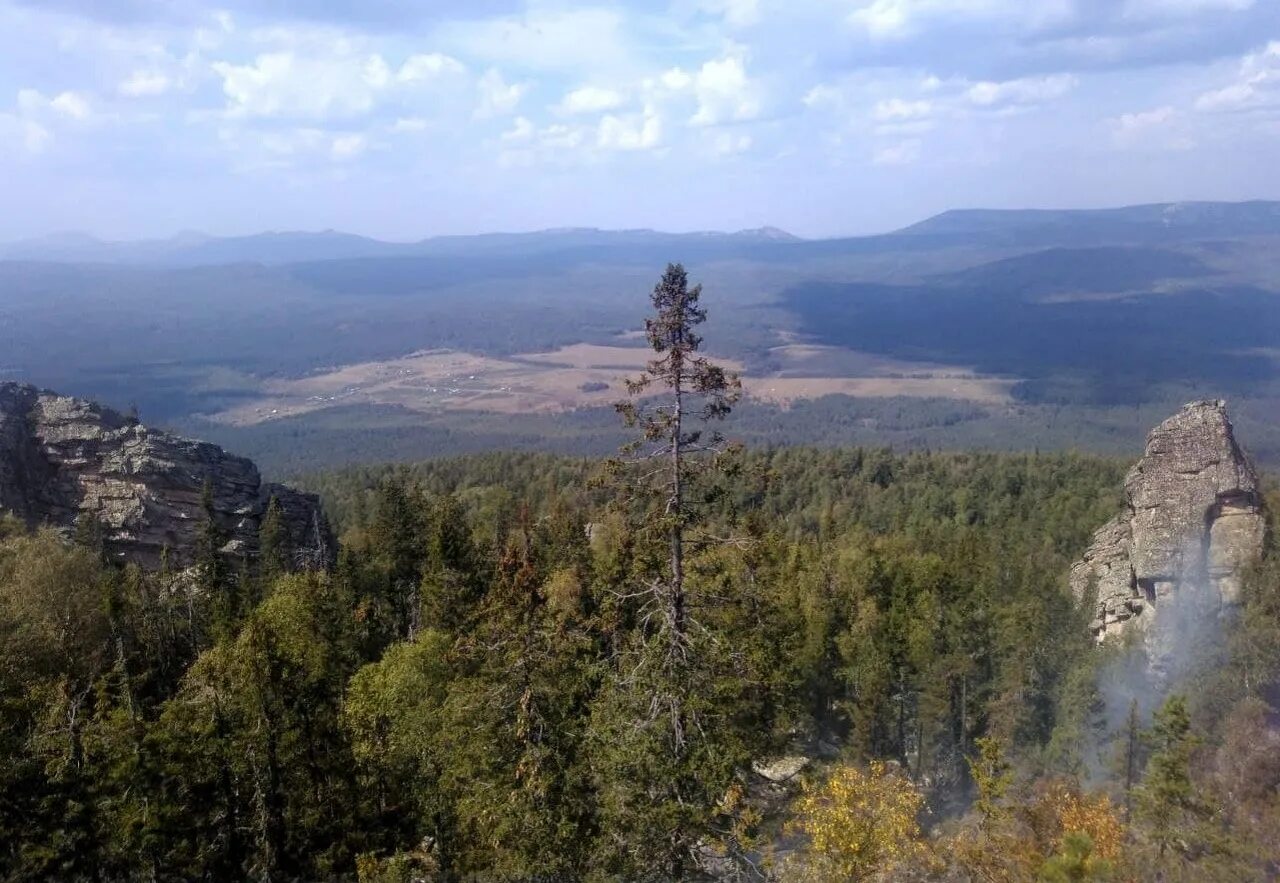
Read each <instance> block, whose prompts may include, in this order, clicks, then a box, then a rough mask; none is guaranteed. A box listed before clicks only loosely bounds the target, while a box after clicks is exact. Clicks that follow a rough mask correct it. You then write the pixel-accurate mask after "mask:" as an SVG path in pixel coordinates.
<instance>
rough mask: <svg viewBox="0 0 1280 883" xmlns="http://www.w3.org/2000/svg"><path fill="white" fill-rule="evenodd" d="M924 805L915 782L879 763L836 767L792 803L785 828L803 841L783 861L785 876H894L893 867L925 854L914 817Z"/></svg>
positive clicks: (844, 878)
mask: <svg viewBox="0 0 1280 883" xmlns="http://www.w3.org/2000/svg"><path fill="white" fill-rule="evenodd" d="M923 806H924V796H923V795H922V794H921V793H920V790H919V789H918V788H916V786H915V784H914V783H912V782H911V780H910V779H908V778H907V777H906V776H904V775H902V774H901V773H900V772H899V771H897V769H896V768H895V769H891V768H890V767H889V765H887V764H885V763H883V762H880V761H874V762H872V763H871V764H870V766H869V767H867V768H866V769H863V768H861V767H858V766H854V765H851V764H849V765H842V766H838V767H836V768H835V769H834V770H832V771H831V773H830V775H828V777H827V778H826V779H825V780H824V781H822V782H821V783H819V784H817V785H810V786H808V787H806V789H805V791H804V794H803V795H802V796H801V797H800V799H799V800H798V801H797V803H796V807H795V815H794V817H793V818H792V820H791V821H790V822H789V823H788V825H787V830H788V831H789V832H790V833H793V834H799V835H801V836H803V837H804V838H805V843H806V845H805V847H804V848H802V849H801V850H800V851H799V852H797V853H796V854H795V855H793V856H792V857H791V858H790V859H789V860H788V862H787V866H786V869H785V870H786V872H787V873H786V875H785V879H789V880H801V879H803V880H811V881H828V880H832V881H834V880H841V881H875V880H890V879H895V877H894V874H895V869H900V868H905V867H907V866H911V865H915V864H918V863H920V862H921V861H923V860H924V859H925V858H926V856H927V854H928V847H927V846H926V844H925V842H924V838H923V836H922V834H921V831H920V823H919V821H918V816H919V814H920V811H921V809H922V808H923Z"/></svg>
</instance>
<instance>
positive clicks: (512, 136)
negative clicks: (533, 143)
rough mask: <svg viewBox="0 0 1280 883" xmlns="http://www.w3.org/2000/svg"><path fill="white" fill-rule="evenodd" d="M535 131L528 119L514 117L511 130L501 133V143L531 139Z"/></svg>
mask: <svg viewBox="0 0 1280 883" xmlns="http://www.w3.org/2000/svg"><path fill="white" fill-rule="evenodd" d="M536 131H537V130H536V129H535V128H534V125H533V121H532V120H530V119H529V118H528V117H516V118H515V121H514V122H513V123H512V124H511V128H510V129H508V130H507V131H505V132H503V133H502V140H503V141H514V142H523V141H529V140H530V139H532V138H533V136H534V134H535V132H536Z"/></svg>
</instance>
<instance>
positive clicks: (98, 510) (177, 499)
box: [0, 383, 333, 567]
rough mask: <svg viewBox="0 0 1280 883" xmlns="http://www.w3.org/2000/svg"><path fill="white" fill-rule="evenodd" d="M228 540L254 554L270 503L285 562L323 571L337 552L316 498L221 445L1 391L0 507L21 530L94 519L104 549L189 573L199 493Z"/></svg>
mask: <svg viewBox="0 0 1280 883" xmlns="http://www.w3.org/2000/svg"><path fill="white" fill-rule="evenodd" d="M206 482H208V483H209V485H210V487H211V489H212V492H213V513H214V518H215V519H216V520H217V522H218V525H219V527H220V528H221V530H222V532H223V534H224V535H225V536H226V537H228V541H227V544H226V546H225V547H224V552H226V553H227V554H228V555H236V556H249V557H251V556H253V555H254V554H255V553H256V552H257V548H258V528H259V526H260V524H261V522H262V519H263V516H264V515H265V514H266V510H267V506H268V504H269V502H270V500H271V499H272V498H273V497H274V498H276V499H277V501H278V502H279V505H280V508H281V511H282V515H283V519H282V521H283V525H284V532H285V534H286V535H287V541H288V546H289V549H288V550H287V552H288V554H290V555H291V556H292V557H293V560H294V561H296V562H297V563H298V564H299V565H305V566H317V567H323V566H327V564H328V563H329V559H330V556H331V554H332V552H331V550H332V549H333V541H332V537H331V535H330V532H329V527H328V524H327V523H326V521H325V519H324V516H323V514H322V512H321V510H320V504H319V500H318V499H317V498H316V497H314V496H312V495H310V494H302V493H299V492H298V491H295V490H292V489H290V488H287V487H283V486H281V485H274V484H265V483H263V481H262V478H261V476H260V475H259V474H258V470H257V468H256V467H255V466H254V465H253V463H252V462H250V461H249V460H246V459H245V458H243V457H235V456H232V455H230V454H228V453H226V452H225V451H223V450H222V449H221V448H219V447H217V446H216V445H211V444H207V443H204V442H197V441H191V440H189V439H185V438H180V437H178V436H175V435H171V434H169V433H166V432H158V431H155V430H151V429H148V428H147V427H145V426H143V425H141V424H140V423H138V422H137V421H136V420H133V419H130V418H128V417H126V416H124V415H122V414H119V413H117V412H115V411H112V410H110V409H108V408H102V407H99V406H98V405H96V404H93V403H92V402H87V401H83V400H81V399H74V398H68V397H66V396H59V395H56V394H55V393H51V392H48V391H44V390H38V389H36V388H35V387H32V386H27V385H23V384H16V383H0V510H7V511H9V512H11V513H13V514H14V515H16V516H17V517H19V518H21V519H23V520H24V521H26V522H27V523H28V524H31V525H33V526H34V525H40V524H48V525H51V526H54V527H58V528H62V529H68V530H70V529H71V528H73V527H74V526H75V525H76V524H77V522H79V521H80V520H81V519H83V518H87V517H92V518H96V519H97V520H98V522H99V524H100V525H101V528H102V530H103V533H104V539H105V542H106V547H107V551H108V553H109V554H110V555H112V556H113V557H115V558H117V559H119V560H124V561H136V562H138V563H139V564H142V565H143V566H146V567H156V566H158V565H159V564H160V562H161V560H162V558H164V557H166V556H167V559H168V562H169V563H170V564H171V565H172V566H174V567H183V566H185V565H187V564H189V563H190V562H191V560H192V556H193V554H194V550H195V546H196V539H197V537H198V535H199V533H200V531H201V528H202V526H203V525H204V524H205V520H206V516H205V512H204V507H203V499H202V497H203V491H204V486H205V483H206Z"/></svg>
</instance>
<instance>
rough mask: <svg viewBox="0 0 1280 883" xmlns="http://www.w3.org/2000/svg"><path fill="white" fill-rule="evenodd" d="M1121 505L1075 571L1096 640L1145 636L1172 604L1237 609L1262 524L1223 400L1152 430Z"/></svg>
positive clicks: (1199, 405) (1251, 476)
mask: <svg viewBox="0 0 1280 883" xmlns="http://www.w3.org/2000/svg"><path fill="white" fill-rule="evenodd" d="M1124 499H1125V503H1124V508H1123V510H1122V511H1121V513H1120V514H1119V515H1118V516H1117V517H1116V518H1114V519H1113V520H1111V521H1109V522H1107V524H1105V525H1103V526H1102V527H1101V528H1100V529H1099V530H1098V531H1097V533H1095V534H1094V537H1093V542H1092V544H1091V545H1090V546H1089V549H1088V551H1086V552H1085V554H1084V557H1083V558H1081V559H1080V561H1078V562H1077V563H1076V564H1075V566H1074V567H1073V568H1072V571H1071V585H1072V589H1073V590H1074V591H1075V593H1076V594H1077V596H1078V597H1084V596H1085V595H1086V594H1087V593H1089V592H1091V591H1092V592H1094V593H1096V595H1095V597H1096V599H1097V600H1096V603H1097V610H1096V613H1095V616H1094V619H1093V622H1092V624H1091V625H1092V628H1093V631H1094V634H1095V636H1096V637H1097V639H1098V640H1099V641H1101V640H1103V639H1104V638H1106V637H1107V636H1108V635H1118V634H1123V633H1125V632H1126V631H1128V630H1129V629H1133V628H1139V629H1143V630H1148V629H1149V628H1150V627H1151V625H1152V623H1153V622H1154V621H1155V619H1156V618H1157V617H1158V616H1159V610H1160V608H1161V607H1162V606H1164V605H1167V604H1168V603H1169V602H1170V601H1171V600H1172V599H1178V600H1181V601H1185V602H1187V604H1191V605H1194V606H1195V607H1196V608H1198V609H1208V610H1214V609H1216V610H1222V609H1224V608H1230V607H1231V606H1233V605H1235V604H1237V603H1238V601H1239V597H1240V581H1241V577H1242V573H1243V571H1244V569H1245V567H1247V566H1248V564H1249V563H1251V562H1252V561H1254V560H1255V559H1256V558H1257V557H1258V556H1259V555H1260V554H1261V552H1262V544H1263V536H1264V531H1265V524H1266V522H1265V517H1264V515H1263V511H1262V496H1261V494H1260V493H1259V490H1258V477H1257V475H1256V473H1255V472H1254V470H1253V468H1252V466H1251V465H1250V464H1249V462H1248V460H1247V458H1246V457H1245V455H1244V453H1243V452H1242V451H1241V450H1240V447H1239V445H1238V444H1237V443H1236V440H1235V435H1234V433H1233V431H1232V427H1231V421H1230V419H1229V418H1228V417H1227V409H1226V403H1225V402H1222V401H1200V402H1191V403H1190V404H1187V405H1185V406H1183V408H1182V410H1181V411H1179V412H1178V413H1177V414H1175V415H1174V416H1172V417H1170V418H1169V419H1168V420H1166V421H1165V422H1163V423H1161V424H1160V425H1159V426H1157V427H1156V428H1155V429H1154V430H1152V432H1151V434H1150V435H1149V436H1148V437H1147V446H1146V451H1145V452H1144V453H1143V456H1142V458H1141V459H1140V460H1139V461H1138V462H1137V464H1135V465H1134V467H1133V468H1132V469H1131V470H1130V471H1129V473H1128V475H1127V476H1126V478H1125V483H1124Z"/></svg>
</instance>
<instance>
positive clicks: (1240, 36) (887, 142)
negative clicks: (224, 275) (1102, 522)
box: [0, 0, 1280, 239]
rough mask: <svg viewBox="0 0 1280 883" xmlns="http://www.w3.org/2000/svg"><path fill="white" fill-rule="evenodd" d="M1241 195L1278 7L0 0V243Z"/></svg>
mask: <svg viewBox="0 0 1280 883" xmlns="http://www.w3.org/2000/svg"><path fill="white" fill-rule="evenodd" d="M300 10H305V11H300ZM1247 198H1280V0H630V2H620V3H610V2H598V3H589V2H586V3H564V2H554V0H431V2H418V3H409V2H393V0H309V2H286V0H256V2H252V0H224V2H222V3H220V4H216V5H210V4H206V3H204V2H202V0H0V204H3V205H4V207H5V211H4V212H3V213H0V239H16V238H21V237H25V236H31V235H39V234H43V233H48V232H52V231H58V230H72V229H74V230H85V231H88V232H91V233H94V234H97V235H99V236H104V237H108V238H133V237H139V236H160V235H168V234H171V233H174V232H176V231H179V230H184V229H198V230H204V231H209V232H213V233H223V234H229V233H246V232H254V231H259V230H265V229H324V228H339V229H344V230H351V231H354V232H359V233H365V234H370V235H376V236H381V237H385V238H393V239H415V238H419V237H422V236H426V235H432V234H438V233H466V232H478V231H488V230H527V229H538V228H545V227H557V226H600V227H656V228H661V229H667V230H695V229H739V228H745V227H756V226H762V225H766V224H769V225H776V226H780V227H784V228H787V229H790V230H792V231H794V232H797V233H800V234H802V235H811V236H822V235H836V234H845V233H863V232H873V231H880V230H886V229H890V228H893V227H895V226H899V225H902V224H905V223H909V222H911V221H914V220H917V219H919V218H922V217H924V216H927V215H929V214H931V213H934V212H937V211H941V210H944V209H947V208H958V207H975V206H982V207H1025V206H1037V207H1054V206H1061V207H1072V206H1100V205H1119V204H1126V203H1134V202H1154V201H1166V200H1183V199H1247Z"/></svg>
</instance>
